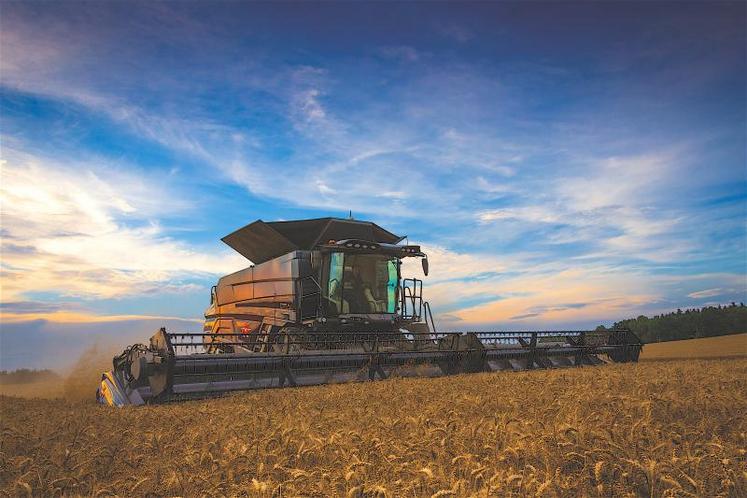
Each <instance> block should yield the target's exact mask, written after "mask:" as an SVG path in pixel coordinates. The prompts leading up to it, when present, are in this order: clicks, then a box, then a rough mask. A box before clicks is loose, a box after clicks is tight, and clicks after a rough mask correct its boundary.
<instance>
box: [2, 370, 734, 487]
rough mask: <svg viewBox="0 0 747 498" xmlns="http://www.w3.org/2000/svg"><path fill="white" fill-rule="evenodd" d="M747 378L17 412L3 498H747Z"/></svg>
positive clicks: (436, 382)
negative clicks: (206, 496)
mask: <svg viewBox="0 0 747 498" xmlns="http://www.w3.org/2000/svg"><path fill="white" fill-rule="evenodd" d="M746 374H747V360H746V359H725V360H697V361H668V362H646V363H641V364H627V365H609V366H605V367H594V368H579V369H561V370H544V371H530V372H519V373H508V372H506V373H491V374H475V375H463V376H454V377H444V378H438V379H395V380H389V381H384V382H375V383H360V384H344V385H333V386H321V387H312V388H299V389H277V390H267V391H261V392H252V393H245V394H240V395H235V396H231V397H225V398H221V399H216V400H209V401H208V400H205V401H193V402H187V403H181V404H173V405H164V406H152V407H141V408H125V409H113V408H108V407H103V406H97V405H95V404H94V403H93V402H92V401H71V400H70V399H67V400H62V399H59V400H41V399H36V400H29V399H20V398H9V397H3V398H0V405H1V407H0V415H1V422H0V428H1V429H2V440H1V442H0V494H2V495H10V496H16V495H21V496H24V495H28V496H31V495H34V496H37V495H92V496H104V495H112V494H119V495H122V496H131V495H146V494H155V495H181V496H194V495H202V494H209V495H244V496H247V495H249V496H268V497H269V496H299V495H302V496H330V495H336V496H350V497H363V496H366V497H386V496H434V497H449V496H486V497H487V496H734V497H737V496H747V484H746V475H745V468H746V466H745V446H746V445H745V443H747V441H745V437H746V435H745V432H746V428H745V420H746V419H747V413H745V412H746V411H747V400H746V399H745V396H746V394H745V393H747V376H746ZM93 390H94V387H93V386H92V387H91V393H90V394H91V397H92V396H93Z"/></svg>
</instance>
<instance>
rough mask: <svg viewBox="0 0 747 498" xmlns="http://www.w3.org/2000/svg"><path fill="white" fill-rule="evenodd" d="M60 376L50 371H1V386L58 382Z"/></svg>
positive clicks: (22, 369)
mask: <svg viewBox="0 0 747 498" xmlns="http://www.w3.org/2000/svg"><path fill="white" fill-rule="evenodd" d="M59 378H60V376H59V375H57V374H56V373H55V372H53V371H52V370H49V369H44V370H32V369H28V368H19V369H18V370H11V371H7V370H0V384H27V383H29V382H37V381H42V380H57V379H59Z"/></svg>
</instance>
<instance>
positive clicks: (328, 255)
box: [97, 218, 642, 406]
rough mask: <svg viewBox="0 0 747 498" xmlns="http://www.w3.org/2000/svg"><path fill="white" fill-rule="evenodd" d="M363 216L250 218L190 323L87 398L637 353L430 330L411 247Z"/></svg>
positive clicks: (612, 334) (543, 337)
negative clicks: (229, 262) (409, 269)
mask: <svg viewBox="0 0 747 498" xmlns="http://www.w3.org/2000/svg"><path fill="white" fill-rule="evenodd" d="M403 239H404V237H399V236H397V235H394V234H393V233H391V232H389V231H387V230H384V229H383V228H381V227H380V226H378V225H376V224H374V223H371V222H365V221H357V220H353V219H338V218H319V219H312V220H299V221H278V222H270V223H265V222H263V221H261V220H260V221H255V222H254V223H251V224H250V225H247V226H245V227H244V228H241V229H240V230H237V231H236V232H234V233H232V234H230V235H228V236H226V237H224V238H223V241H224V242H225V243H227V244H228V245H229V246H231V247H232V248H233V249H235V250H236V251H238V252H239V253H240V254H242V255H243V256H245V257H246V258H247V259H249V260H251V261H252V262H254V263H255V264H254V265H252V266H249V267H248V268H246V269H244V270H241V271H238V272H236V273H232V274H230V275H227V276H225V277H222V278H221V279H220V280H219V281H218V284H217V285H216V286H214V287H213V288H212V290H211V294H210V306H209V307H208V309H207V311H206V312H205V326H204V328H203V332H201V333H172V332H168V331H166V329H163V328H162V329H160V330H159V331H158V332H156V334H155V335H153V337H151V338H150V343H149V344H148V345H143V344H136V345H134V346H131V347H128V348H127V349H126V350H125V351H124V352H123V353H122V354H121V355H119V356H117V357H115V358H114V368H113V369H112V370H111V371H109V372H106V373H104V375H103V377H102V381H101V385H100V387H99V389H98V391H97V399H98V400H99V402H101V403H103V404H108V405H113V406H124V405H142V404H146V403H160V402H166V401H174V400H181V399H191V398H202V397H207V396H215V395H219V394H222V393H226V392H230V391H238V390H246V389H260V388H267V387H283V386H302V385H312V384H328V383H338V382H347V381H356V380H374V379H376V378H380V379H386V378H387V377H389V376H391V375H395V376H437V375H448V374H456V373H466V372H486V371H494V370H526V369H532V368H550V367H566V366H581V365H597V364H600V363H606V362H607V361H606V360H604V359H602V358H603V357H604V356H606V357H607V359H609V360H611V361H614V362H631V361H638V355H639V354H640V352H641V349H642V344H641V342H640V340H639V339H638V337H637V336H636V335H635V334H633V333H632V332H630V331H629V330H625V329H620V330H603V331H544V332H541V331H532V332H436V329H435V325H434V321H433V315H432V313H431V309H430V306H429V305H428V302H427V301H424V300H423V292H422V291H423V281H422V280H420V279H418V278H404V277H403V276H402V275H401V266H402V260H403V259H404V258H421V260H422V267H423V273H424V274H425V275H426V276H427V275H428V259H427V256H426V255H425V254H424V253H423V252H422V251H421V249H420V246H417V245H406V244H402V240H403Z"/></svg>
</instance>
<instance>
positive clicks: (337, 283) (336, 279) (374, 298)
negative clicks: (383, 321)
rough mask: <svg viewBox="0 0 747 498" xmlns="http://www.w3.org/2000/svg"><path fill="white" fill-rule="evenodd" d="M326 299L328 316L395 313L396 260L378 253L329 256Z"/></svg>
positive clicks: (339, 253) (333, 254) (334, 254)
mask: <svg viewBox="0 0 747 498" xmlns="http://www.w3.org/2000/svg"><path fill="white" fill-rule="evenodd" d="M328 272H329V273H328V275H329V278H328V279H327V285H326V288H325V289H324V290H325V291H326V296H325V297H326V298H327V302H328V312H329V314H330V315H337V314H341V313H342V314H345V313H394V312H395V310H396V303H397V282H398V272H397V259H396V258H390V257H388V256H382V255H377V254H345V253H342V252H333V253H331V254H330V258H329V267H328Z"/></svg>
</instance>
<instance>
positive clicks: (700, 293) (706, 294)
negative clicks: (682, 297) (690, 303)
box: [687, 289, 724, 299]
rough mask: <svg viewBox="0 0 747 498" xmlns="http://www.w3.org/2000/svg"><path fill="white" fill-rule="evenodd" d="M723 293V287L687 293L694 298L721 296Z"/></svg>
mask: <svg viewBox="0 0 747 498" xmlns="http://www.w3.org/2000/svg"><path fill="white" fill-rule="evenodd" d="M722 294H724V290H723V289H705V290H701V291H697V292H691V293H690V294H688V295H687V297H691V298H693V299H703V298H707V297H714V296H720V295H722Z"/></svg>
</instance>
